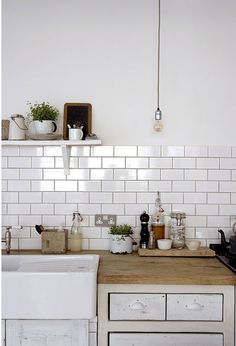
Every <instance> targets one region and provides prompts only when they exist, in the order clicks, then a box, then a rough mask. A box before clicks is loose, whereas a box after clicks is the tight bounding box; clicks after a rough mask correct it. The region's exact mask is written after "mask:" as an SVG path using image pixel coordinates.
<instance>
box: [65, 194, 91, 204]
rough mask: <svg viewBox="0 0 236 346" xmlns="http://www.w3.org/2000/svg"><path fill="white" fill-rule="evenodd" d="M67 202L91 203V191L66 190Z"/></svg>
mask: <svg viewBox="0 0 236 346" xmlns="http://www.w3.org/2000/svg"><path fill="white" fill-rule="evenodd" d="M66 203H89V192H66Z"/></svg>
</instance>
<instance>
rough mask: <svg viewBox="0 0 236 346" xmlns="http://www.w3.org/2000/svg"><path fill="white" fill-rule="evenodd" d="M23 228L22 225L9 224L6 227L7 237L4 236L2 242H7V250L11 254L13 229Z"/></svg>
mask: <svg viewBox="0 0 236 346" xmlns="http://www.w3.org/2000/svg"><path fill="white" fill-rule="evenodd" d="M13 228H14V229H22V228H23V227H22V226H7V227H6V232H5V237H4V238H2V243H5V244H6V252H7V254H10V251H11V230H12V229H13Z"/></svg>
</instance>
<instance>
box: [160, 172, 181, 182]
mask: <svg viewBox="0 0 236 346" xmlns="http://www.w3.org/2000/svg"><path fill="white" fill-rule="evenodd" d="M183 177H184V170H183V169H162V170H161V180H183Z"/></svg>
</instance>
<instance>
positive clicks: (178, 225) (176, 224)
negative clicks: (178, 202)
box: [170, 211, 186, 249]
mask: <svg viewBox="0 0 236 346" xmlns="http://www.w3.org/2000/svg"><path fill="white" fill-rule="evenodd" d="M170 217H171V224H170V239H172V247H174V248H176V249H183V248H184V245H185V218H186V214H185V213H183V212H179V211H173V212H172V213H171V214H170Z"/></svg>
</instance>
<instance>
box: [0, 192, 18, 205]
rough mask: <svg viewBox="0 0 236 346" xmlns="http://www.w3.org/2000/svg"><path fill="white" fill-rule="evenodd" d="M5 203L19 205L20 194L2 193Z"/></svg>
mask: <svg viewBox="0 0 236 346" xmlns="http://www.w3.org/2000/svg"><path fill="white" fill-rule="evenodd" d="M2 202H3V203H18V192H5V191H3V192H2Z"/></svg>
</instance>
